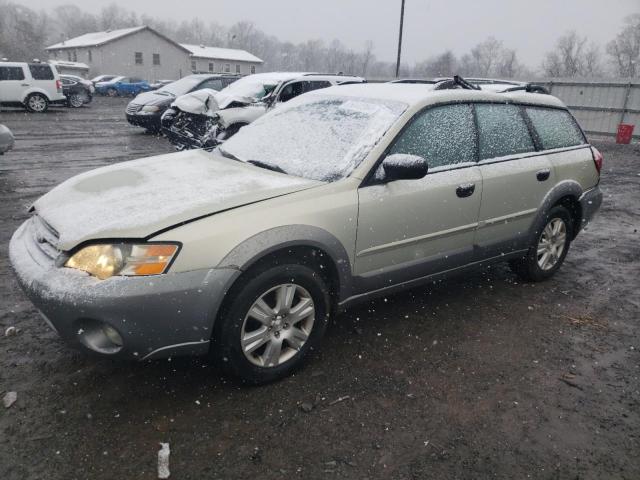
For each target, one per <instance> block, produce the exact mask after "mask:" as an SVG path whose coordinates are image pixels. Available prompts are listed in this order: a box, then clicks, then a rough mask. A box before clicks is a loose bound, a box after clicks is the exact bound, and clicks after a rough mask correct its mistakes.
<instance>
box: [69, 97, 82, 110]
mask: <svg viewBox="0 0 640 480" xmlns="http://www.w3.org/2000/svg"><path fill="white" fill-rule="evenodd" d="M69 103H70V104H71V106H72V107H73V108H79V107H81V106H82V105H83V104H84V100H83V98H82V96H80V95H78V94H77V93H74V94H73V95H71V97H70V98H69Z"/></svg>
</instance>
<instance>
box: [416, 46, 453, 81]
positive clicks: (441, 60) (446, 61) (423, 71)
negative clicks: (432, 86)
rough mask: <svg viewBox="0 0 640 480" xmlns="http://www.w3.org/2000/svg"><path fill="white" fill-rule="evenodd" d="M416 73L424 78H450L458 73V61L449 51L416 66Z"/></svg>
mask: <svg viewBox="0 0 640 480" xmlns="http://www.w3.org/2000/svg"><path fill="white" fill-rule="evenodd" d="M415 70H416V73H417V74H418V75H422V76H425V77H451V76H453V75H455V74H456V73H458V59H457V58H456V56H455V55H454V54H453V52H452V51H451V50H448V51H446V52H444V53H441V54H440V55H436V56H435V57H431V58H429V59H427V60H425V61H424V62H421V63H418V64H417V65H416V68H415Z"/></svg>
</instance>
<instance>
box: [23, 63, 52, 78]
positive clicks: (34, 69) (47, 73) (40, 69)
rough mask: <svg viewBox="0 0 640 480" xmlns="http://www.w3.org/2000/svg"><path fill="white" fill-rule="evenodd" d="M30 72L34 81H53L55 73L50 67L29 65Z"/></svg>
mask: <svg viewBox="0 0 640 480" xmlns="http://www.w3.org/2000/svg"><path fill="white" fill-rule="evenodd" d="M29 71H30V72H31V76H32V77H33V79H34V80H53V79H54V78H55V77H54V76H53V71H52V70H51V67H50V66H49V65H39V64H35V65H34V64H29Z"/></svg>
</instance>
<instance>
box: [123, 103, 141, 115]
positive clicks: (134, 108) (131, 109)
mask: <svg viewBox="0 0 640 480" xmlns="http://www.w3.org/2000/svg"><path fill="white" fill-rule="evenodd" d="M141 108H142V105H138V104H137V103H130V104H129V105H127V109H126V112H127V113H128V114H129V115H133V114H134V113H138V112H139V111H140V109H141Z"/></svg>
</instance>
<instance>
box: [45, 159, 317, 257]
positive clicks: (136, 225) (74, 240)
mask: <svg viewBox="0 0 640 480" xmlns="http://www.w3.org/2000/svg"><path fill="white" fill-rule="evenodd" d="M321 184H322V182H317V181H313V180H306V179H303V178H299V177H294V176H290V175H285V174H281V173H277V172H273V171H270V170H266V169H263V168H259V167H256V166H253V165H250V164H246V163H243V162H238V161H234V160H230V159H227V158H224V157H221V156H218V155H216V154H213V153H209V152H206V151H203V150H189V151H185V152H180V153H172V154H168V155H160V156H157V157H149V158H144V159H141V160H134V161H130V162H123V163H119V164H116V165H111V166H108V167H103V168H99V169H96V170H92V171H89V172H86V173H83V174H81V175H78V176H76V177H73V178H71V179H69V180H67V181H66V182H64V183H62V184H60V185H59V186H57V187H56V188H54V189H53V190H51V191H50V192H49V193H47V194H46V195H44V196H43V197H41V198H40V199H38V200H37V201H36V202H35V203H34V205H33V209H34V210H35V213H37V214H38V215H39V216H40V217H41V218H42V219H43V220H44V221H45V222H46V223H48V224H49V225H50V226H51V227H52V228H53V229H55V230H56V232H57V233H58V235H59V239H58V244H57V245H56V246H57V247H58V248H59V249H60V250H70V249H72V248H73V247H75V246H77V245H78V244H80V243H82V242H85V241H87V240H95V239H106V238H110V239H114V238H119V239H122V238H146V237H149V236H152V235H153V234H154V233H156V232H158V231H160V230H164V229H166V228H170V227H172V226H175V225H178V224H181V223H184V222H187V221H190V220H194V219H197V218H199V217H203V216H208V215H212V214H215V213H217V212H221V211H224V210H229V209H231V208H236V207H240V206H242V205H247V204H250V203H255V202H259V201H261V200H266V199H269V198H273V197H277V196H281V195H285V194H288V193H293V192H296V191H300V190H304V189H307V188H311V187H314V186H316V185H321Z"/></svg>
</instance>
